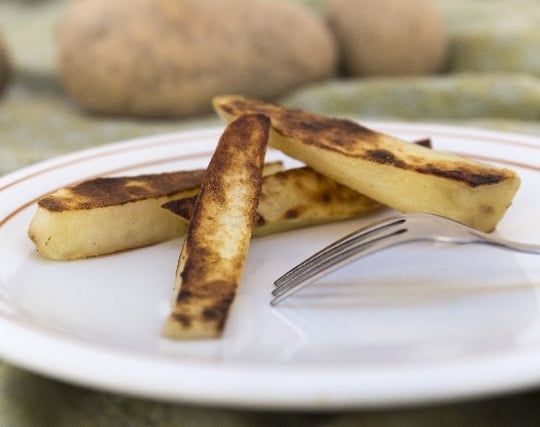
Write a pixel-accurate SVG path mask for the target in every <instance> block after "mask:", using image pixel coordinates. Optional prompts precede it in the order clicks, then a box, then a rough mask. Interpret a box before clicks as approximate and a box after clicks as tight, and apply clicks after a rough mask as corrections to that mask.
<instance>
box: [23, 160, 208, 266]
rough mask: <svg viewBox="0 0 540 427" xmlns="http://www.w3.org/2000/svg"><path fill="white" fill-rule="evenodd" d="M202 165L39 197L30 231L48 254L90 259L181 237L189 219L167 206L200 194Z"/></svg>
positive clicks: (87, 183)
mask: <svg viewBox="0 0 540 427" xmlns="http://www.w3.org/2000/svg"><path fill="white" fill-rule="evenodd" d="M204 173H205V171H204V170H203V169H200V170H193V171H187V172H172V173H163V174H153V175H140V176H134V177H112V178H97V179H92V180H89V181H85V182H81V183H80V184H76V185H73V186H70V187H65V188H61V189H59V190H57V191H54V192H53V193H51V194H48V195H46V196H43V197H41V198H40V199H39V200H38V208H37V211H36V213H35V214H34V217H33V218H32V221H31V223H30V227H29V230H28V235H29V237H30V239H31V240H32V241H33V242H34V244H35V245H36V247H37V249H38V251H39V253H40V254H41V255H43V256H44V257H47V258H51V259H57V260H70V259H77V258H87V257H92V256H97V255H103V254H108V253H112V252H118V251H122V250H127V249H132V248H135V247H140V246H146V245H151V244H154V243H157V242H161V241H164V240H168V239H171V238H173V237H176V236H180V235H181V234H183V233H184V231H185V228H186V225H187V224H186V222H185V221H178V218H176V217H175V216H174V215H171V214H170V213H169V212H166V211H164V210H163V209H162V208H161V205H162V204H163V203H165V202H167V201H169V200H174V199H179V198H182V197H189V196H193V195H194V194H197V193H198V191H199V187H200V185H201V182H202V180H203V177H204Z"/></svg>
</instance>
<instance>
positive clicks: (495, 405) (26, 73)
mask: <svg viewBox="0 0 540 427" xmlns="http://www.w3.org/2000/svg"><path fill="white" fill-rule="evenodd" d="M296 1H301V0H296ZM306 2H307V1H306ZM65 3H66V1H60V0H56V1H52V0H50V1H37V0H34V1H30V0H18V1H17V0H11V1H9V0H2V1H1V2H0V31H1V32H2V35H3V38H4V40H5V41H6V44H7V46H8V48H9V49H10V52H11V59H12V63H13V67H14V75H13V79H12V81H11V84H10V86H9V87H8V89H7V92H6V93H5V94H4V96H3V97H2V98H0V174H4V173H8V172H10V171H13V170H16V169H17V168H20V167H22V166H24V165H28V164H31V163H34V162H37V161H39V160H41V159H47V158H50V157H53V156H56V155H59V154H62V153H66V152H70V151H75V150H79V149H81V148H85V147H89V146H96V145H100V144H106V143H109V142H114V141H118V140H123V139H127V138H132V137H136V136H143V135H153V134H156V133H160V132H169V131H174V130H179V129H185V128H190V127H198V126H203V125H207V124H217V123H219V122H218V120H217V119H216V118H215V117H213V116H211V117H198V118H191V119H185V120H176V121H160V120H151V121H150V120H147V121H137V120H131V119H119V118H107V117H95V116H91V115H88V114H85V113H84V112H83V111H81V110H79V109H78V108H77V106H76V105H74V104H73V103H72V101H71V100H70V99H69V97H68V96H66V94H64V93H63V91H62V89H61V87H60V85H59V84H58V82H57V78H56V73H55V49H54V38H53V34H54V31H53V29H54V23H55V22H56V20H57V18H58V16H59V14H60V13H61V12H62V10H63V8H64V7H65ZM308 3H309V4H310V5H311V6H312V7H314V8H315V9H319V8H320V7H321V5H322V4H323V3H324V2H323V1H309V2H308ZM439 5H440V6H441V9H442V11H443V13H444V17H445V22H446V24H447V25H448V28H449V31H450V35H451V55H450V61H449V64H448V71H447V73H445V74H444V75H440V76H430V77H422V78H418V77H417V78H394V79H383V78H377V79H370V78H364V79H349V80H344V79H341V80H338V79H334V80H331V81H326V82H321V83H318V84H314V85H309V86H306V87H303V88H300V89H299V90H298V91H296V92H295V93H291V94H290V95H289V96H287V97H284V99H283V102H285V103H287V104H288V105H291V106H295V107H301V108H306V109H310V110H313V111H319V112H323V113H327V114H333V115H342V116H354V117H360V118H369V119H379V120H380V119H388V120H405V121H423V122H426V121H428V122H437V123H441V122H442V123H453V124H459V125H463V126H475V127H483V128H491V129H500V130H509V131H513V132H522V133H527V134H532V135H540V32H539V31H538V30H537V29H538V28H540V8H539V7H538V2H537V0H531V1H527V0H521V1H512V0H508V1H497V0H491V1H489V0H484V1H481V2H470V1H466V0H439ZM0 345H1V341H0ZM539 407H540V391H536V390H532V391H529V392H524V393H521V394H513V395H511V396H499V397H492V398H484V399H479V400H473V401H468V402H461V403H458V402H455V403H448V404H440V405H430V406H419V407H413V408H401V409H398V408H396V409H392V410H376V411H346V412H335V413H324V414H309V413H302V412H297V413H281V412H258V411H244V410H232V409H219V408H210V407H199V406H191V405H182V404H166V403H160V402H153V401H150V400H142V399H134V398H129V397H125V396H120V395H113V394H109V393H104V392H99V391H93V390H88V389H85V388H81V387H76V386H72V385H67V384H63V383H61V382H58V381H55V380H51V379H47V378H44V377H41V376H39V375H35V374H32V373H29V372H26V371H23V370H20V369H18V368H16V367H13V366H11V365H8V364H5V363H0V426H1V427H4V426H9V427H11V426H13V427H27V426H28V427H30V426H32V427H36V426H59V427H63V426H66V427H67V426H69V427H71V426H168V425H171V426H172V425H175V426H240V427H241V426H275V425H282V426H284V427H285V426H304V425H305V426H308V425H309V426H320V427H322V426H325V427H342V426H343V427H345V426H356V425H361V426H377V427H378V426H409V425H410V426H419V425H421V426H423V425H429V426H431V425H433V426H467V425H474V426H495V427H496V426H533V425H534V426H536V425H537V423H538V420H539V419H540V415H537V414H538V413H539V411H540V410H539V409H538V408H539Z"/></svg>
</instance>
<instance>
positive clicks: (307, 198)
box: [164, 167, 383, 236]
mask: <svg viewBox="0 0 540 427" xmlns="http://www.w3.org/2000/svg"><path fill="white" fill-rule="evenodd" d="M196 199H197V198H196V197H195V196H193V197H186V198H183V199H180V200H174V201H172V202H168V203H166V204H165V205H164V207H165V208H167V209H169V210H171V211H172V212H174V213H176V214H177V215H180V216H181V217H183V218H184V219H185V220H186V221H189V220H190V219H191V217H192V216H193V209H194V205H195V201H196ZM382 208H383V205H381V204H380V203H377V202H375V201H374V200H371V199H370V198H369V197H366V196H364V195H362V194H360V193H358V192H357V191H354V190H351V189H350V188H349V187H345V186H344V185H341V184H339V183H337V182H336V181H334V180H332V179H330V178H328V177H326V176H324V175H322V174H321V173H319V172H317V171H315V170H313V169H312V168H310V167H300V168H294V169H288V170H284V171H280V172H276V173H275V174H272V175H268V176H265V177H264V178H263V183H262V192H261V197H260V201H259V206H258V208H257V227H256V228H255V230H254V231H253V235H254V236H264V235H267V234H272V233H280V232H283V231H287V230H291V229H296V228H301V227H308V226H311V225H317V224H323V223H327V222H331V221H339V220H343V219H347V218H353V217H358V216H362V215H367V214H369V213H372V212H375V211H378V210H380V209H382Z"/></svg>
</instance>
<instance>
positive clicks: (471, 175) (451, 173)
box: [417, 163, 507, 187]
mask: <svg viewBox="0 0 540 427" xmlns="http://www.w3.org/2000/svg"><path fill="white" fill-rule="evenodd" d="M417 171H418V172H421V173H426V174H430V175H435V176H440V177H442V178H449V179H453V180H456V181H460V182H464V183H466V184H467V185H469V186H470V187H478V186H481V185H490V184H498V183H500V182H502V181H504V180H505V179H506V178H507V177H506V175H505V174H504V173H502V172H501V173H497V172H494V173H478V172H476V171H475V170H474V169H471V168H466V167H457V168H454V169H442V168H439V167H437V166H435V165H433V164H431V163H428V164H427V165H426V166H425V167H423V168H417Z"/></svg>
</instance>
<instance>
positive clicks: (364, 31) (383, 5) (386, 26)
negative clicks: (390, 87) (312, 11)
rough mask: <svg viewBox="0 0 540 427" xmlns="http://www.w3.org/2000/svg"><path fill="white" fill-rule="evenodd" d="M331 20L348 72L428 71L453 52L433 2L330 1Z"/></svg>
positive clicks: (392, 73) (436, 67)
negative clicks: (449, 48)
mask: <svg viewBox="0 0 540 427" xmlns="http://www.w3.org/2000/svg"><path fill="white" fill-rule="evenodd" d="M326 15H327V19H328V21H329V24H330V26H331V28H332V29H333V31H334V33H335V34H336V38H337V40H338V44H339V48H340V50H341V56H342V62H343V66H344V69H345V71H346V72H347V74H349V75H353V76H360V75H397V74H429V73H434V72H437V71H440V70H441V69H442V68H443V67H444V65H445V63H446V59H447V56H448V36H447V32H446V28H445V25H444V22H443V19H442V15H441V13H440V11H439V10H438V9H437V5H436V4H435V2H434V1H433V0H384V1H380V0H362V1H359V0H330V1H329V3H328V6H327V12H326Z"/></svg>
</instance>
